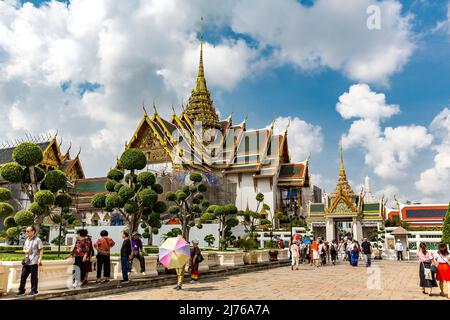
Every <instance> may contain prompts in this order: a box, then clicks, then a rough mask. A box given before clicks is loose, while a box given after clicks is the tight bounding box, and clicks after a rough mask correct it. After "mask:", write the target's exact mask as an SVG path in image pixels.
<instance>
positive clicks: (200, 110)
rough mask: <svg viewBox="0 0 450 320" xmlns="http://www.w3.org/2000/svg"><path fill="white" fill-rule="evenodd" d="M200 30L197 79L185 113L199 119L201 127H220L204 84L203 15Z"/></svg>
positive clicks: (191, 117)
mask: <svg viewBox="0 0 450 320" xmlns="http://www.w3.org/2000/svg"><path fill="white" fill-rule="evenodd" d="M201 23H202V24H201V32H200V62H199V65H198V73H197V80H196V82H195V86H194V89H193V90H192V92H191V96H190V97H189V102H188V105H187V108H186V113H187V115H188V116H189V118H190V119H191V120H192V122H195V121H200V122H201V123H202V127H203V128H220V122H219V118H218V116H217V113H216V109H214V107H213V102H212V100H211V94H210V93H209V91H208V87H207V86H206V79H205V70H204V67H203V17H202V19H201Z"/></svg>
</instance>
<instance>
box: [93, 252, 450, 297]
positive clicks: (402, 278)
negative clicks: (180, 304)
mask: <svg viewBox="0 0 450 320" xmlns="http://www.w3.org/2000/svg"><path fill="white" fill-rule="evenodd" d="M370 269H371V270H368V269H367V268H366V267H365V266H364V263H360V265H359V266H358V267H351V266H350V265H349V264H348V263H346V262H341V263H339V264H338V265H336V266H332V265H326V266H324V267H321V268H318V269H314V268H312V267H310V266H309V265H307V266H306V265H301V266H300V268H299V270H294V271H291V269H290V267H281V268H274V269H269V270H264V271H257V272H253V273H244V274H238V275H232V276H224V277H218V278H210V279H204V280H203V281H200V282H199V283H195V284H190V283H186V284H185V285H184V287H183V290H181V291H176V290H174V289H173V286H164V287H159V288H151V289H146V290H142V291H132V292H128V293H124V294H116V295H109V296H103V297H99V298H96V299H100V300H111V299H117V300H123V299H125V300H128V299H130V300H143V299H144V300H167V299H169V300H176V299H212V300H215V299H227V300H244V299H256V300H258V299H265V300H279V299H363V300H367V299H395V300H405V299H408V300H409V299H427V300H428V299H431V300H446V298H443V297H440V296H439V295H438V293H439V289H438V288H434V294H435V295H434V296H432V297H430V296H428V295H424V294H422V292H421V289H420V288H419V286H418V283H419V282H418V281H419V280H418V262H397V261H384V260H383V261H375V262H374V263H373V268H370ZM378 275H379V276H378ZM175 279H176V276H175V275H174V285H175V282H176V280H175ZM186 280H188V281H189V278H187V279H186ZM378 280H380V281H378Z"/></svg>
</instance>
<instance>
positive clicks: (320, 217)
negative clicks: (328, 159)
mask: <svg viewBox="0 0 450 320" xmlns="http://www.w3.org/2000/svg"><path fill="white" fill-rule="evenodd" d="M340 151H341V160H340V168H339V178H338V181H337V184H336V188H335V190H334V191H333V192H332V193H331V194H330V195H326V196H325V197H324V200H323V201H322V202H321V203H310V204H309V206H308V207H309V208H308V214H307V218H306V221H307V223H308V226H309V227H310V229H311V230H312V233H313V234H314V236H316V237H321V238H322V239H326V240H328V241H332V240H335V239H340V238H342V237H343V236H344V235H350V236H351V237H353V238H354V239H357V240H358V241H361V240H362V238H364V237H369V236H370V235H371V233H372V232H373V231H374V230H377V231H378V230H380V229H381V228H382V227H383V226H384V220H385V218H384V216H385V212H384V204H383V199H380V200H378V201H377V200H376V199H374V197H373V195H372V194H371V193H370V185H369V180H368V179H367V178H366V179H365V187H364V188H362V189H361V192H360V193H359V194H355V193H354V192H353V190H352V187H351V186H350V184H349V182H348V180H347V176H346V173H345V167H344V158H343V153H342V145H341V150H340ZM364 190H366V192H367V191H368V193H369V195H368V196H367V197H366V194H367V193H366V194H365V193H364Z"/></svg>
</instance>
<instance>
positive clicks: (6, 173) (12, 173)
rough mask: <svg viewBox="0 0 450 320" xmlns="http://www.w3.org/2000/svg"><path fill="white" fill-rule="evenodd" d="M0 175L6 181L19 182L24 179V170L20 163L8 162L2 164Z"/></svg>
mask: <svg viewBox="0 0 450 320" xmlns="http://www.w3.org/2000/svg"><path fill="white" fill-rule="evenodd" d="M0 175H1V176H2V177H3V179H5V180H6V181H9V182H12V183H19V182H21V181H22V176H23V170H22V167H21V166H20V165H18V164H17V163H15V162H8V163H5V164H3V165H2V166H1V168H0Z"/></svg>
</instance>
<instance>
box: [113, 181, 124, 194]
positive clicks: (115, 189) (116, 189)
mask: <svg viewBox="0 0 450 320" xmlns="http://www.w3.org/2000/svg"><path fill="white" fill-rule="evenodd" d="M123 186H124V185H123V184H121V183H116V185H115V186H114V192H117V193H119V191H120V189H122V187H123Z"/></svg>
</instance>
